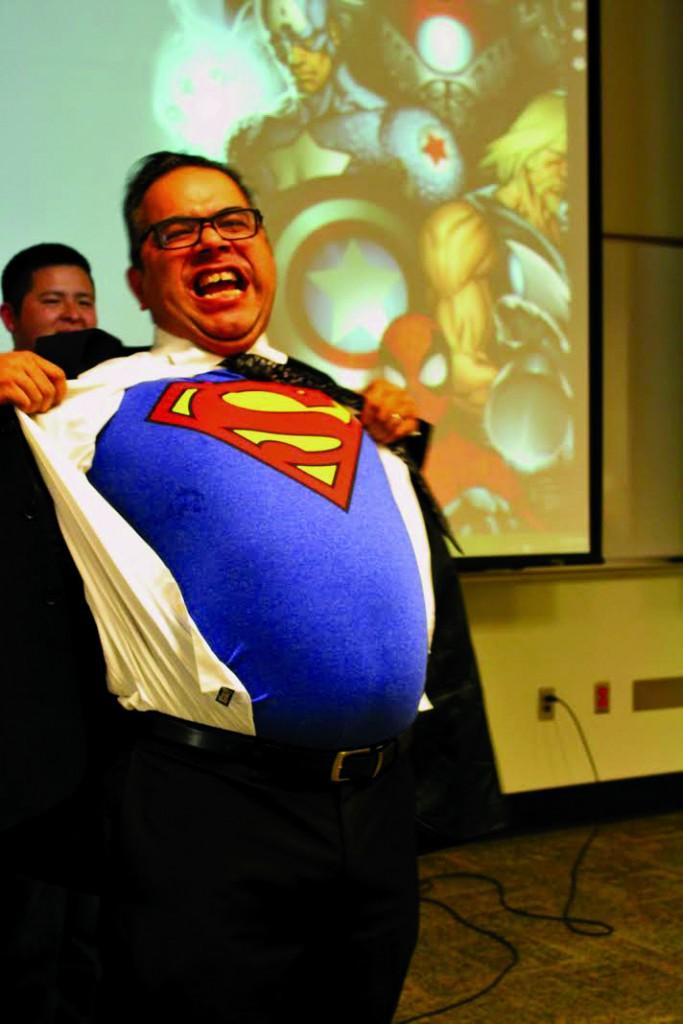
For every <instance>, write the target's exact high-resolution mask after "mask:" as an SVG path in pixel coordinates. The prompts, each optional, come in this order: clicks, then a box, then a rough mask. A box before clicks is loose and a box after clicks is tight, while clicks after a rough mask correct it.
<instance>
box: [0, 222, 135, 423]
mask: <svg viewBox="0 0 683 1024" xmlns="http://www.w3.org/2000/svg"><path fill="white" fill-rule="evenodd" d="M0 318H1V319H2V322H3V324H4V325H5V327H6V328H7V330H8V331H9V333H10V334H11V335H12V343H13V345H14V352H9V353H2V354H0V405H1V404H7V403H12V404H13V405H16V406H17V407H18V408H19V409H23V410H24V411H25V412H44V411H45V410H46V409H49V408H50V407H51V406H52V405H53V404H54V403H55V402H59V401H61V399H62V398H63V397H64V393H65V388H66V385H65V381H66V373H65V370H66V372H67V373H68V374H69V376H75V375H76V374H77V373H79V372H81V371H82V370H85V369H88V368H89V367H90V366H93V365H95V364H96V363H97V362H101V361H102V360H104V359H111V358H113V357H114V356H118V355H124V354H125V350H124V348H123V346H122V345H121V342H119V341H118V340H117V339H115V338H113V337H112V336H111V335H108V334H105V332H103V331H94V332H93V331H92V329H93V328H96V327H97V311H96V308H95V285H94V282H93V279H92V274H91V271H90V264H89V263H88V261H87V259H86V258H85V256H83V255H82V254H81V253H80V252H78V251H77V250H76V249H72V248H71V246H69V245H62V244H61V243H58V242H42V243H40V244H39V245H32V246H30V247H29V248H28V249H23V250H22V251H21V252H18V253H16V255H15V256H13V257H12V259H11V260H10V261H9V262H8V263H7V265H6V267H5V269H4V270H3V272H2V305H0ZM86 331H87V332H90V333H87V334H86V333H83V332H86ZM65 334H70V335H71V334H73V338H65V337H64V335H65ZM55 339H56V340H55ZM55 361H56V362H55ZM57 364H59V365H57ZM12 419H13V417H12Z"/></svg>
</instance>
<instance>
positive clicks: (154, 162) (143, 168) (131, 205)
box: [123, 150, 254, 267]
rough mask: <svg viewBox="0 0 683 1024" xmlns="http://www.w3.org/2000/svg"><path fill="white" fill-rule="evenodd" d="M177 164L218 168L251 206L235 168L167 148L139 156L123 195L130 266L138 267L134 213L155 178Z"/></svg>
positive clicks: (139, 233) (135, 217)
mask: <svg viewBox="0 0 683 1024" xmlns="http://www.w3.org/2000/svg"><path fill="white" fill-rule="evenodd" d="M179 167H207V168H209V170H213V171H220V172H221V174H224V175H225V176H226V178H230V179H231V181H234V182H235V184H236V185H237V186H238V188H240V189H241V190H242V192H244V195H245V197H246V199H247V202H248V203H249V205H250V206H253V205H254V200H253V198H252V195H251V193H250V191H249V189H248V188H247V186H246V185H245V184H244V182H243V181H242V178H241V177H240V175H239V174H238V173H237V171H235V170H234V169H233V168H232V167H229V166H228V165H227V164H224V163H221V162H220V161H219V160H210V159H209V158H208V157H205V156H200V155H199V154H198V153H174V152H171V151H170V150H159V151H158V152H157V153H150V154H149V155H148V156H143V157H142V158H141V159H140V160H138V162H137V163H136V164H134V165H133V167H132V168H131V171H130V173H129V175H128V178H127V180H126V190H125V193H124V198H123V219H124V221H125V223H126V231H127V232H128V246H129V254H130V262H131V264H132V265H133V266H134V267H139V266H140V235H141V234H142V232H141V231H140V226H139V224H138V223H137V213H138V210H139V209H140V206H141V204H142V200H143V199H144V197H145V194H146V192H147V190H148V189H149V188H150V187H151V186H152V185H153V184H154V182H155V181H157V180H158V179H159V178H163V176H164V175H165V174H170V172H171V171H175V170H177V169H178V168H179Z"/></svg>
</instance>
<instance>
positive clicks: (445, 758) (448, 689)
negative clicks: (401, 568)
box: [413, 506, 507, 849]
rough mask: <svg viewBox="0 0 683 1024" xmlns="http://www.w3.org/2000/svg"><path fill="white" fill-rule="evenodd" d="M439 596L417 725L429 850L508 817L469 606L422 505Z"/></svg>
mask: <svg viewBox="0 0 683 1024" xmlns="http://www.w3.org/2000/svg"><path fill="white" fill-rule="evenodd" d="M423 515H424V518H425V525H426V527H427V535H428V538H429V544H430V551H431V555H432V577H433V580H434V596H435V602H436V622H435V627H434V637H433V641H432V649H431V653H430V657H429V663H428V671H427V684H426V693H427V697H428V698H429V700H430V702H431V704H432V708H431V709H429V710H426V711H422V712H421V713H420V714H419V715H418V718H417V721H416V723H415V739H414V748H413V749H414V763H415V773H416V784H417V825H418V841H419V843H420V845H421V846H422V848H423V849H434V848H438V847H439V846H444V845H448V844H449V843H453V842H458V841H462V840H466V839H474V838H476V837H477V836H481V835H484V834H486V833H488V832H492V831H495V830H497V829H500V828H502V827H504V825H505V824H506V822H507V815H506V809H505V801H504V797H503V795H502V793H501V790H500V786H499V783H498V773H497V770H496V763H495V756H494V752H493V746H492V743H491V737H490V733H489V728H488V722H487V719H486V709H485V706H484V697H483V692H482V687H481V681H480V678H479V669H478V666H477V660H476V655H475V652H474V647H473V645H472V639H471V636H470V630H469V625H468V622H467V612H466V608H465V603H464V600H463V596H462V590H461V586H460V581H459V579H458V572H457V560H456V559H454V558H452V557H451V555H450V553H449V551H448V548H447V546H446V543H445V541H444V539H443V537H442V535H441V533H440V530H439V527H438V524H436V523H435V522H434V520H433V517H432V516H431V514H430V512H429V510H428V509H426V508H425V507H424V506H423Z"/></svg>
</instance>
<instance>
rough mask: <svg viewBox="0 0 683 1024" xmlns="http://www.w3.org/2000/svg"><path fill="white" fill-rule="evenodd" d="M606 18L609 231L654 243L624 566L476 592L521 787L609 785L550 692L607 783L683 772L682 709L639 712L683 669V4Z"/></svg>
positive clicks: (622, 423)
mask: <svg viewBox="0 0 683 1024" xmlns="http://www.w3.org/2000/svg"><path fill="white" fill-rule="evenodd" d="M601 7H602V19H601V20H602V63H601V76H602V96H603V101H602V108H603V109H602V117H603V132H602V134H603V210H604V230H605V232H606V233H607V235H608V236H609V235H615V234H616V235H629V236H640V237H638V238H633V237H631V238H629V239H623V238H620V239H614V238H611V239H608V240H607V241H606V243H605V248H604V296H605V301H604V372H605V389H604V391H605V393H604V398H605V513H604V520H605V523H604V525H605V554H606V557H607V559H608V562H609V565H608V566H607V567H605V568H604V569H594V570H585V569H567V570H563V571H556V570H539V571H537V572H533V571H526V572H524V573H509V574H500V575H496V576H490V575H488V574H487V575H480V576H475V575H472V576H470V577H466V578H465V579H464V581H463V582H464V589H465V598H466V602H467V607H468V612H469V616H470V623H471V627H472V634H473V638H474V642H475V647H476V650H477V655H478V658H479V663H480V667H481V672H482V678H483V683H484V691H485V696H486V703H487V709H488V714H489V722H490V726H491V731H492V735H493V741H494V746H495V749H496V755H497V759H498V766H499V771H500V776H501V780H502V783H503V788H504V790H505V791H506V792H509V793H514V792H521V791H525V790H535V789H545V788H552V787H557V786H570V785H575V784H578V783H583V782H590V781H591V780H592V773H591V769H590V764H589V762H588V760H587V757H586V754H585V751H584V749H583V746H582V744H581V741H580V739H579V736H578V734H577V731H576V728H575V726H574V724H573V723H572V720H571V718H570V716H569V715H568V714H567V713H566V712H565V710H564V709H563V708H562V707H560V706H557V707H556V713H555V718H554V721H552V722H539V721H538V718H537V692H538V688H539V687H542V686H553V687H555V689H556V691H557V694H558V696H560V697H562V698H563V699H564V700H566V701H567V702H568V703H569V704H570V705H571V707H572V708H573V710H574V712H575V713H576V715H577V716H578V717H579V720H580V722H581V724H582V726H583V729H584V732H585V735H586V738H587V740H588V743H589V745H590V747H591V750H592V753H593V757H594V759H595V762H596V766H597V769H598V773H599V775H600V777H601V778H602V779H604V780H609V779H626V778H632V777H636V776H644V775H654V774H659V773H664V772H675V771H683V708H680V707H679V708H666V709H660V710H652V711H633V710H632V683H633V680H634V679H642V678H646V679H649V678H657V677H681V676H683V567H681V566H678V567H676V566H672V565H668V566H667V565H665V564H664V563H663V562H662V559H663V558H665V557H666V556H671V555H681V554H683V328H682V326H681V325H682V324H683V298H682V296H683V249H681V247H680V240H681V238H682V237H683V185H682V184H681V182H682V181H683V174H682V173H681V171H682V170H683V159H682V152H681V149H682V140H683V72H682V71H681V67H682V66H683V0H648V3H647V4H644V3H643V2H642V0H603V3H602V5H601ZM644 11H645V12H646V15H644V13H643V12H644ZM664 238H668V239H670V240H671V241H670V242H669V243H668V244H661V240H662V239H664ZM676 240H678V244H677V243H676ZM624 559H644V560H645V564H644V565H641V566H640V567H637V568H636V567H634V566H633V565H630V567H628V568H625V567H624V565H623V560H624ZM603 680H607V681H609V682H610V684H611V688H612V710H611V712H610V713H609V714H607V715H596V714H595V713H594V712H593V685H594V683H595V682H598V681H603Z"/></svg>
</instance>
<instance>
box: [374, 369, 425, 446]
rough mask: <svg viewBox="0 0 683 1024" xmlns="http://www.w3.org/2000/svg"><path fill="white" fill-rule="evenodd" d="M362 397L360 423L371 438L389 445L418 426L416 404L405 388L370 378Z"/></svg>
mask: <svg viewBox="0 0 683 1024" xmlns="http://www.w3.org/2000/svg"><path fill="white" fill-rule="evenodd" d="M363 396H364V398H365V403H364V405H363V412H362V414H361V422H362V423H363V426H364V427H365V428H366V429H367V431H368V433H369V434H370V436H371V437H372V438H373V439H374V440H375V441H379V442H380V443H381V444H391V443H392V442H393V441H398V440H400V438H402V437H407V435H408V434H412V433H413V432H414V431H415V430H417V429H418V418H417V407H416V405H415V402H414V400H413V399H412V398H411V396H410V395H409V394H408V392H407V391H403V390H401V388H397V387H396V386H395V385H394V384H390V383H389V381H387V380H373V381H372V382H371V383H370V384H369V385H368V386H367V388H365V390H364V391H363Z"/></svg>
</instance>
